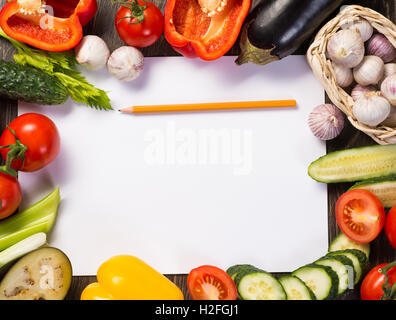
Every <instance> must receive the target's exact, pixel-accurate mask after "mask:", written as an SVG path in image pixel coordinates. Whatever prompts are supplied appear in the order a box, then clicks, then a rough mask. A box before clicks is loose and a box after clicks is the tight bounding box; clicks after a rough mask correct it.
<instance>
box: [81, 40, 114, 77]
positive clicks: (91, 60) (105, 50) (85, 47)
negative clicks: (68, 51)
mask: <svg viewBox="0 0 396 320" xmlns="http://www.w3.org/2000/svg"><path fill="white" fill-rule="evenodd" d="M74 52H75V55H76V60H77V62H78V63H79V64H80V65H81V66H83V67H84V68H86V69H88V70H99V69H101V68H103V67H105V66H106V64H107V60H108V59H109V57H110V50H109V47H108V46H107V44H106V42H104V41H103V39H101V38H99V37H98V36H92V35H89V36H85V37H84V38H82V40H81V41H80V43H79V44H78V46H77V47H76V48H75V49H74Z"/></svg>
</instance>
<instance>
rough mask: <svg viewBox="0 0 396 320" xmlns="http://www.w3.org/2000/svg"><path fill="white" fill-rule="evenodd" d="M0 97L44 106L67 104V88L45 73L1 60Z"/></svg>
mask: <svg viewBox="0 0 396 320" xmlns="http://www.w3.org/2000/svg"><path fill="white" fill-rule="evenodd" d="M0 95H3V96H7V97H9V98H10V99H15V100H21V101H26V102H32V103H38V104H43V105H54V104H62V103H65V102H66V100H67V99H68V97H69V95H68V92H67V90H66V88H65V87H64V86H63V85H62V84H61V83H60V82H59V81H58V80H57V79H56V78H54V77H52V76H50V75H48V74H46V73H44V72H43V71H41V70H39V69H36V68H33V67H30V66H21V65H19V64H16V63H12V62H8V61H4V60H1V59H0Z"/></svg>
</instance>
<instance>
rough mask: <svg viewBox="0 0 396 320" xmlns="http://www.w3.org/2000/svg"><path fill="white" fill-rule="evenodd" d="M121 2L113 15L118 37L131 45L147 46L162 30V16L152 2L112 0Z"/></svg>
mask: <svg viewBox="0 0 396 320" xmlns="http://www.w3.org/2000/svg"><path fill="white" fill-rule="evenodd" d="M114 3H117V4H121V7H120V9H119V10H118V12H117V14H116V17H115V25H116V29H117V32H118V34H119V36H120V38H121V39H122V40H123V41H124V42H125V43H126V44H128V45H130V46H132V47H139V48H143V47H148V46H151V45H152V44H154V43H155V42H157V41H158V39H159V38H160V37H161V35H162V32H163V30H164V16H163V15H162V12H161V11H160V9H158V8H157V7H156V6H155V5H154V4H153V3H151V2H149V1H143V0H131V1H114Z"/></svg>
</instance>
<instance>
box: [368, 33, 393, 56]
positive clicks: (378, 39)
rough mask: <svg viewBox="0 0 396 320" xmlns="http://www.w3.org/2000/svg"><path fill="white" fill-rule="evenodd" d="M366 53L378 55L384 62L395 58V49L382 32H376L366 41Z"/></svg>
mask: <svg viewBox="0 0 396 320" xmlns="http://www.w3.org/2000/svg"><path fill="white" fill-rule="evenodd" d="M367 54H368V55H373V56H377V57H380V58H381V59H382V60H384V62H385V63H388V62H391V61H393V60H394V59H396V49H395V48H394V47H393V45H392V43H391V42H390V41H389V40H388V38H387V37H385V36H384V35H383V34H380V33H377V34H375V35H373V36H372V37H371V39H370V40H369V41H368V42H367Z"/></svg>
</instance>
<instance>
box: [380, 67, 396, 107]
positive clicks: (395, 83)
mask: <svg viewBox="0 0 396 320" xmlns="http://www.w3.org/2000/svg"><path fill="white" fill-rule="evenodd" d="M381 92H382V95H383V96H384V97H385V98H387V99H388V100H389V102H390V103H391V104H392V106H396V73H395V74H392V75H390V76H388V77H387V78H386V79H385V80H384V81H383V82H382V84H381Z"/></svg>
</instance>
